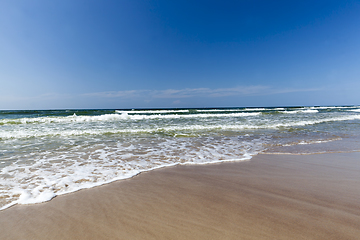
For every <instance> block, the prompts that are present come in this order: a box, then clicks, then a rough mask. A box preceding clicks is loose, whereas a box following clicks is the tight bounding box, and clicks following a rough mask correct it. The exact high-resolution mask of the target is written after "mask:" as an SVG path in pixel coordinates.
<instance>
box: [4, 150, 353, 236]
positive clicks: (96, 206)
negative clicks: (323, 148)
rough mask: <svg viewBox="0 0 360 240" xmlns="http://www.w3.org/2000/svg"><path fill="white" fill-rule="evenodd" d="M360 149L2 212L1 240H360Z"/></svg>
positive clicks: (104, 189)
mask: <svg viewBox="0 0 360 240" xmlns="http://www.w3.org/2000/svg"><path fill="white" fill-rule="evenodd" d="M359 238H360V153H333V154H313V155H275V154H274V155H271V154H263V155H258V156H255V157H254V158H253V159H252V160H251V161H246V162H232V163H221V164H209V165H197V166H191V165H186V166H175V167H168V168H164V169H158V170H154V171H150V172H146V173H142V174H140V175H138V176H136V177H133V178H131V179H128V180H121V181H117V182H114V183H111V184H107V185H104V186H100V187H95V188H92V189H86V190H81V191H79V192H75V193H71V194H67V195H62V196H58V197H56V198H55V199H53V200H51V201H50V202H47V203H41V204H34V205H17V206H14V207H11V208H9V209H5V210H3V211H1V212H0V239H9V240H10V239H39V240H40V239H88V240H89V239H359Z"/></svg>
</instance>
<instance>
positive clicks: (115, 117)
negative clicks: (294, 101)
mask: <svg viewBox="0 0 360 240" xmlns="http://www.w3.org/2000/svg"><path fill="white" fill-rule="evenodd" d="M260 114H261V113H223V114H185V115H177V114H167V115H129V114H128V113H127V112H122V113H121V114H104V115H99V116H77V115H76V114H74V115H72V116H66V117H38V118H19V119H2V120H1V121H0V125H5V124H36V123H38V124H39V123H72V122H112V121H121V120H144V119H179V118H219V117H222V118H224V117H248V116H256V115H260Z"/></svg>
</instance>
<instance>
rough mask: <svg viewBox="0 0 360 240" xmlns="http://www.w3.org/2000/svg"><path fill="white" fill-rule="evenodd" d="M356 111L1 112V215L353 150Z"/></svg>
mask: <svg viewBox="0 0 360 240" xmlns="http://www.w3.org/2000/svg"><path fill="white" fill-rule="evenodd" d="M359 136H360V107H359V106H336V107H335V106H329V107H278V108H213V109H153V110H141V109H137V110H115V109H114V110H43V111H41V110H38V111H0V209H5V208H7V207H9V206H11V205H14V204H31V203H38V202H44V201H48V200H50V199H52V198H53V197H55V196H56V195H60V194H65V193H69V192H74V191H77V190H79V189H84V188H90V187H94V186H98V185H102V184H105V183H109V182H112V181H115V180H119V179H125V178H129V177H132V176H134V175H136V174H139V173H141V172H144V171H149V170H152V169H156V168H161V167H166V166H173V165H177V164H208V163H217V162H225V161H242V160H249V159H251V157H252V156H254V155H256V154H259V153H262V152H267V153H276V154H309V153H323V152H334V151H359V150H360V142H359Z"/></svg>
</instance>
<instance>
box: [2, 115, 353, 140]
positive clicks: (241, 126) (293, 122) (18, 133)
mask: <svg viewBox="0 0 360 240" xmlns="http://www.w3.org/2000/svg"><path fill="white" fill-rule="evenodd" d="M359 119H360V115H347V116H336V117H327V118H318V119H311V120H303V119H300V120H299V119H289V120H286V121H284V120H281V121H279V120H274V121H272V123H268V122H267V121H265V122H263V121H262V120H261V119H260V120H258V121H253V122H244V123H241V122H240V123H236V124H228V123H225V122H220V123H219V124H216V123H215V124H212V125H203V124H202V125H199V124H195V125H192V124H188V125H175V126H164V127H156V126H155V127H149V126H146V127H145V128H127V129H126V128H125V129H124V128H120V129H116V128H114V127H113V126H112V125H110V126H109V127H106V126H105V127H102V128H92V127H91V126H90V127H89V128H84V129H77V126H74V128H75V129H65V130H63V129H54V128H51V127H49V128H37V129H28V128H19V129H13V130H12V131H6V130H1V129H0V139H12V138H15V139H17V138H33V137H37V138H39V137H47V136H62V137H68V136H81V135H102V134H139V133H148V134H155V133H166V132H178V133H179V134H182V133H181V132H182V131H188V132H189V134H191V133H192V132H194V131H202V130H203V131H212V130H225V131H226V130H245V129H277V128H281V127H296V126H306V125H314V124H319V123H325V122H337V121H348V120H359ZM186 134H187V133H185V135H186Z"/></svg>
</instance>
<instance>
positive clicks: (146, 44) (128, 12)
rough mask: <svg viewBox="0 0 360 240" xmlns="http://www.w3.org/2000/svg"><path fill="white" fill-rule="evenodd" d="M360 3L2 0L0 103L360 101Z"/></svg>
mask: <svg viewBox="0 0 360 240" xmlns="http://www.w3.org/2000/svg"><path fill="white" fill-rule="evenodd" d="M359 90H360V1H346V0H341V1H340V0H338V1H332V0H318V1H308V0H302V1H288V0H285V1H276V0H272V1H270V0H268V1H261V0H237V1H226V0H221V1H212V0H204V1H202V0H191V1H187V0H181V1H177V0H172V1H168V0H106V1H100V0H53V1H48V0H31V1H29V0H0V109H3V110H5V109H71V108H90V109H97V108H103V109H128V108H192V107H195V108H196V107H259V106H264V107H270V106H316V105H360V93H359Z"/></svg>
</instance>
